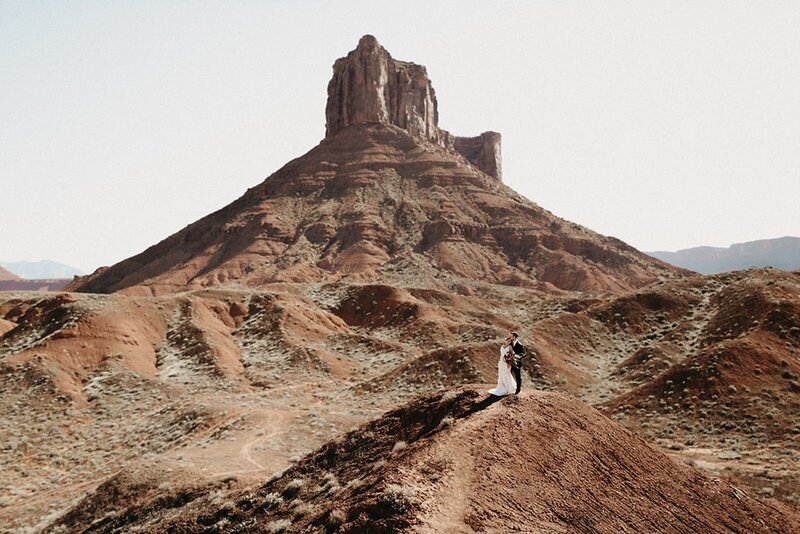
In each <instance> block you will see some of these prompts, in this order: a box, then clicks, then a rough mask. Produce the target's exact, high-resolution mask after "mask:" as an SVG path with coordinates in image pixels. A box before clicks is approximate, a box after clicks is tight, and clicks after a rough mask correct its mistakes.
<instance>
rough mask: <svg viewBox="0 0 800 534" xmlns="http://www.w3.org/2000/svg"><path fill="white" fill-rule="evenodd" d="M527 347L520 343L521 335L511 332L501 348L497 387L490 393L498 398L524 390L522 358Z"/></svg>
mask: <svg viewBox="0 0 800 534" xmlns="http://www.w3.org/2000/svg"><path fill="white" fill-rule="evenodd" d="M524 357H525V347H523V346H522V343H520V342H519V334H517V333H516V332H511V334H509V336H508V337H507V338H506V339H505V341H504V342H503V345H502V346H501V347H500V360H499V361H498V362H497V387H496V388H494V389H490V390H489V393H491V394H492V395H495V396H497V397H503V396H505V395H511V394H514V395H516V394H517V393H519V390H520V389H521V388H522V358H524Z"/></svg>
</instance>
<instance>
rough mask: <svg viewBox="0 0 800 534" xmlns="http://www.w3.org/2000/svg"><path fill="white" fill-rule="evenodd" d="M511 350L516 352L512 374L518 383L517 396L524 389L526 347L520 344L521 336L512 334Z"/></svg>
mask: <svg viewBox="0 0 800 534" xmlns="http://www.w3.org/2000/svg"><path fill="white" fill-rule="evenodd" d="M511 350H513V351H514V362H513V363H512V364H511V374H512V375H514V380H516V382H517V391H516V394H519V390H520V389H522V358H524V357H525V347H524V346H522V343H520V342H519V334H517V333H516V332H511Z"/></svg>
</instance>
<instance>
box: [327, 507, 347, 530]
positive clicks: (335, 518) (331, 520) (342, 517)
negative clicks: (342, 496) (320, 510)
mask: <svg viewBox="0 0 800 534" xmlns="http://www.w3.org/2000/svg"><path fill="white" fill-rule="evenodd" d="M345 521H347V515H346V514H345V513H344V512H343V511H342V510H341V509H340V508H336V509H335V510H331V513H329V514H328V524H329V525H330V526H332V527H338V526H339V525H342V524H344V522H345Z"/></svg>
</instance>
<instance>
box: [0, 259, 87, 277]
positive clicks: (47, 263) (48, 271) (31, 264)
mask: <svg viewBox="0 0 800 534" xmlns="http://www.w3.org/2000/svg"><path fill="white" fill-rule="evenodd" d="M0 267H3V268H5V269H7V270H8V271H10V272H12V273H14V274H15V275H17V276H19V277H21V278H25V279H27V280H40V279H45V278H46V279H53V278H72V277H73V276H75V275H82V274H85V273H84V272H83V271H81V270H80V269H76V268H75V267H71V266H69V265H64V264H63V263H58V262H57V261H51V260H42V261H0Z"/></svg>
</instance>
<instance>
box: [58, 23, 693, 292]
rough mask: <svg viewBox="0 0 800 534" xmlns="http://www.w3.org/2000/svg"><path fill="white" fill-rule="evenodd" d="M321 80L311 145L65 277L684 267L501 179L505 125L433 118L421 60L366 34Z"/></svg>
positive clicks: (535, 276) (577, 273)
mask: <svg viewBox="0 0 800 534" xmlns="http://www.w3.org/2000/svg"><path fill="white" fill-rule="evenodd" d="M328 92H329V99H328V105H327V109H326V117H327V136H326V138H325V139H324V140H323V141H322V142H321V143H320V144H319V145H318V146H317V147H315V148H314V149H312V150H311V151H309V152H308V153H307V154H306V155H304V156H302V157H300V158H297V159H295V160H293V161H291V162H289V163H288V164H287V165H285V166H284V167H283V168H282V169H280V170H278V171H277V172H276V173H274V174H273V175H272V176H270V177H269V178H268V179H267V180H266V181H264V182H263V183H262V184H260V185H258V186H256V187H254V188H252V189H250V190H249V191H248V192H247V193H246V194H245V195H244V196H242V197H241V198H239V199H238V200H236V201H235V202H233V203H231V204H230V205H228V206H226V207H224V208H223V209H221V210H219V211H217V212H215V213H212V214H211V215H209V216H207V217H205V218H203V219H201V220H199V221H197V222H195V223H193V224H191V225H189V226H188V227H186V228H185V229H183V230H181V231H180V232H178V233H176V234H175V235H173V236H171V237H169V238H167V239H165V240H164V241H162V242H161V243H159V244H157V245H155V246H153V247H151V248H149V249H147V250H146V251H144V252H143V253H141V254H139V255H137V256H135V257H133V258H130V259H128V260H125V261H123V262H121V263H119V264H117V265H114V266H112V267H109V268H108V269H106V270H99V271H98V272H96V273H94V274H92V275H91V276H89V277H86V278H82V279H79V280H78V281H77V282H75V283H74V284H72V285H70V287H69V289H73V290H78V291H88V292H114V291H120V290H125V291H127V292H134V293H165V292H173V291H181V290H184V289H187V288H197V287H208V286H216V285H244V286H249V287H259V286H263V285H264V284H266V283H270V282H318V281H336V280H340V279H347V280H351V281H358V282H364V281H369V282H384V283H388V284H390V285H407V286H416V287H420V286H435V287H449V286H450V285H452V284H453V283H460V281H463V280H467V281H470V280H471V281H475V280H481V281H487V282H492V283H498V284H506V285H517V286H518V285H526V286H530V287H538V288H540V289H543V290H556V289H567V290H573V289H580V290H603V291H620V290H627V289H631V288H635V287H640V286H641V285H643V284H646V283H649V282H653V281H655V280H658V279H661V278H670V277H674V276H679V275H680V273H681V271H680V270H679V269H675V268H672V267H669V266H667V265H666V264H664V263H662V262H660V261H658V260H655V259H653V258H651V257H649V256H646V255H644V254H641V253H639V252H638V251H636V250H635V249H633V248H632V247H629V246H628V245H626V244H624V243H622V242H621V241H619V240H617V239H613V238H609V237H604V236H601V235H598V234H596V233H594V232H591V231H589V230H587V229H585V228H581V227H580V226H578V225H575V224H572V223H570V222H567V221H564V220H562V219H559V218H558V217H555V216H554V215H553V214H551V213H549V212H548V211H546V210H544V209H542V208H541V207H539V206H537V205H535V204H534V203H532V202H530V201H529V200H527V199H524V198H522V197H521V196H519V195H518V194H517V193H515V192H514V191H512V190H511V189H509V188H507V187H505V186H503V185H502V184H501V183H500V182H499V181H498V180H497V179H496V178H499V177H500V170H501V169H500V157H499V154H500V148H499V143H500V135H499V134H497V133H494V132H487V133H484V134H482V135H481V136H479V137H476V138H457V139H455V140H454V139H453V138H452V136H450V135H449V134H447V133H446V132H444V131H443V130H440V129H439V128H438V125H437V122H438V117H437V113H436V98H435V94H434V91H433V88H432V87H431V84H430V81H429V80H428V78H427V74H426V73H425V68H424V67H422V66H419V65H414V64H413V63H405V62H400V61H396V60H394V59H392V57H391V56H390V55H389V53H388V52H387V51H386V50H385V49H383V48H382V47H381V46H380V45H379V44H378V43H377V41H375V39H374V38H373V37H371V36H365V37H364V38H362V39H361V41H360V42H359V45H358V47H357V48H356V50H354V51H353V52H351V53H350V54H348V56H347V57H345V58H342V59H340V60H338V61H337V62H336V63H335V65H334V74H333V79H332V80H331V82H330V84H329V87H328ZM462 154H463V155H462ZM465 158H466V159H465ZM468 161H471V162H472V164H470V163H468Z"/></svg>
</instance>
